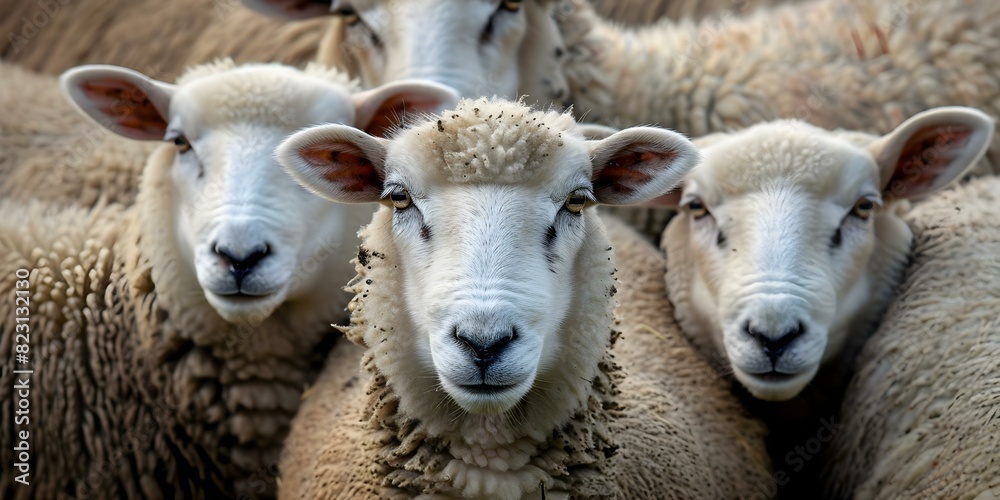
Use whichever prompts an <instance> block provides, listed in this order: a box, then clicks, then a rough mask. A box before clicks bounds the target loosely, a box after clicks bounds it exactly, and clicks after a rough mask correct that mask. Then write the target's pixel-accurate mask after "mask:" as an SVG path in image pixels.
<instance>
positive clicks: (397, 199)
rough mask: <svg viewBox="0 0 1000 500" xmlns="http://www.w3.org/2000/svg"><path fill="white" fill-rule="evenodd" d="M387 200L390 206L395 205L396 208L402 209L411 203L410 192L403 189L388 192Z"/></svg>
mask: <svg viewBox="0 0 1000 500" xmlns="http://www.w3.org/2000/svg"><path fill="white" fill-rule="evenodd" d="M389 201H391V202H392V206H394V207H396V210H403V209H405V208H407V207H409V206H410V205H411V204H413V199H411V198H410V192H409V191H407V190H405V189H400V190H397V191H393V192H391V193H389Z"/></svg>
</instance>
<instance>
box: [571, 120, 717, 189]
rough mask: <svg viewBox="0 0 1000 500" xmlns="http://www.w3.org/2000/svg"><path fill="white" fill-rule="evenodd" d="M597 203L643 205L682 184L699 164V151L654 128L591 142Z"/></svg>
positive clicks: (629, 131) (671, 134)
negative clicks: (686, 176)
mask: <svg viewBox="0 0 1000 500" xmlns="http://www.w3.org/2000/svg"><path fill="white" fill-rule="evenodd" d="M588 146H589V147H590V155H591V163H592V166H593V174H592V176H591V181H592V182H593V184H594V196H596V197H597V202H598V203H601V204H605V205H627V204H630V203H640V202H644V201H647V200H651V199H653V198H655V197H657V196H660V195H662V194H664V193H666V192H667V191H669V190H670V189H671V188H673V187H675V186H677V185H678V184H680V182H681V180H682V179H683V178H684V176H685V175H686V174H687V173H688V171H690V170H691V169H692V168H694V166H695V165H696V164H697V163H698V160H699V159H700V155H699V154H698V151H697V150H696V149H695V148H694V145H692V144H691V141H688V140H687V139H686V138H685V137H684V136H682V135H680V134H678V133H676V132H672V131H670V130H664V129H659V128H653V127H633V128H629V129H625V130H623V131H621V132H617V133H615V134H612V135H611V136H609V137H608V138H607V139H602V140H600V141H588Z"/></svg>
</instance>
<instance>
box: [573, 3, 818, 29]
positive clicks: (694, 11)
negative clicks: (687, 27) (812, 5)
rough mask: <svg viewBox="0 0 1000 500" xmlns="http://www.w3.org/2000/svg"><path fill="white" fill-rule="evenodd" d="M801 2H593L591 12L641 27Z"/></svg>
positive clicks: (711, 17) (741, 13)
mask: <svg viewBox="0 0 1000 500" xmlns="http://www.w3.org/2000/svg"><path fill="white" fill-rule="evenodd" d="M801 1H802V0H702V1H697V0H637V1H632V2H629V1H621V0H592V3H593V4H594V10H595V11H597V13H598V15H600V16H601V17H603V18H607V19H610V20H614V21H618V22H620V23H622V24H625V25H631V26H641V25H645V24H650V23H653V22H656V21H658V20H659V19H661V18H670V19H696V20H697V19H706V18H707V19H718V20H723V19H728V18H729V17H730V16H742V15H746V14H748V13H750V12H752V11H753V10H755V9H759V8H762V7H766V6H768V5H777V4H782V3H792V2H801Z"/></svg>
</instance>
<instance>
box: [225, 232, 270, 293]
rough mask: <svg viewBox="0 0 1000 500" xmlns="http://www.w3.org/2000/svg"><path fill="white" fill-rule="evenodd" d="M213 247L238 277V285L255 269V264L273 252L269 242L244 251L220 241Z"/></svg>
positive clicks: (230, 270)
mask: <svg viewBox="0 0 1000 500" xmlns="http://www.w3.org/2000/svg"><path fill="white" fill-rule="evenodd" d="M213 248H214V249H215V254H216V255H218V256H219V257H222V260H223V261H225V262H226V264H228V265H229V272H231V273H232V274H233V278H235V279H236V285H237V286H239V285H241V284H242V282H243V278H245V277H246V275H248V274H250V272H252V271H253V268H254V266H256V265H257V264H258V263H260V261H261V260H263V259H264V257H267V256H268V255H269V254H270V253H271V246H270V245H268V244H267V243H264V244H261V245H258V246H255V247H253V248H251V249H250V250H248V251H244V252H240V251H238V250H235V249H232V248H229V247H226V246H223V245H220V244H218V243H216V244H215V245H213Z"/></svg>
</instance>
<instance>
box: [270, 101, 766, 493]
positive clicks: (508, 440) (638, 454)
mask: <svg viewBox="0 0 1000 500" xmlns="http://www.w3.org/2000/svg"><path fill="white" fill-rule="evenodd" d="M308 133H309V132H303V134H308ZM579 134H580V132H579V131H578V130H577V129H576V128H575V123H574V121H573V119H572V117H570V116H569V115H568V114H558V113H554V112H549V113H543V112H536V111H528V110H527V108H524V107H522V106H516V105H512V104H510V103H504V102H501V101H488V100H485V99H480V100H477V101H463V103H462V104H460V105H459V106H458V108H457V109H455V110H454V111H446V112H444V113H443V116H441V118H440V120H436V119H431V120H430V121H429V122H427V123H425V124H423V125H420V126H418V127H415V128H412V129H409V130H406V131H403V132H401V134H400V136H398V137H397V138H396V139H395V140H397V141H402V143H404V144H407V145H414V147H412V148H410V147H408V148H400V149H391V150H389V151H388V153H387V154H388V155H389V157H390V158H396V156H394V155H397V154H405V155H408V156H406V158H407V160H406V162H405V163H407V164H409V163H410V162H416V163H418V164H420V165H422V167H421V169H420V170H419V171H416V170H414V171H410V170H406V174H399V172H397V171H396V170H393V171H392V172H391V173H388V174H387V178H389V177H392V176H395V175H397V174H399V175H427V176H432V175H433V176H435V179H441V180H440V181H435V182H442V183H443V182H448V183H449V184H448V185H452V184H454V185H455V187H456V188H458V187H459V186H462V185H464V184H466V183H477V184H476V185H477V186H481V185H483V184H482V183H483V182H488V183H489V184H488V185H491V186H492V185H498V186H503V185H506V184H511V183H516V184H519V185H520V186H521V187H523V186H524V185H531V184H533V183H542V182H546V179H548V178H549V177H550V176H553V177H554V176H557V175H561V173H562V172H554V169H553V168H552V167H551V164H552V162H555V161H568V160H565V159H566V158H574V159H575V160H573V161H580V160H583V161H586V160H585V159H583V155H580V154H579V153H582V152H581V151H577V150H576V149H571V150H568V149H569V148H568V146H567V145H568V144H571V143H572V144H575V145H576V146H577V147H579V146H581V143H580V142H579V141H580V135H579ZM294 140H295V139H291V141H294ZM316 140H318V138H317V137H312V138H311V139H310V141H316ZM407 141H417V142H407ZM570 141H572V142H570ZM311 144H313V146H312V147H317V146H316V145H317V144H321V142H319V143H311ZM287 145H288V143H287V142H286V144H285V145H283V146H282V147H280V148H279V157H280V158H284V159H285V160H283V161H287V157H286V156H285V155H286V154H287V150H286V149H285V148H286V146H287ZM402 149H406V152H405V153H404V152H402V151H401V150H402ZM560 149H561V150H560ZM283 151H284V152H283ZM379 154H381V153H379ZM409 155H412V156H409ZM570 155H574V156H570ZM557 158H561V159H563V160H557ZM395 161H396V160H392V162H395ZM685 161H687V160H685ZM393 164H395V163H393ZM284 165H285V167H286V168H290V167H289V163H284ZM574 168H576V167H574ZM551 182H556V181H551ZM438 185H440V184H438ZM419 196H421V195H420V194H414V197H419ZM393 213H394V211H393V209H392V208H389V207H383V208H382V209H380V210H379V211H378V212H376V214H375V216H374V218H373V220H372V223H371V224H369V225H368V226H366V227H365V228H364V229H363V230H362V231H361V233H360V236H361V238H362V244H361V248H360V249H359V252H358V257H357V259H356V261H355V263H356V269H357V271H358V276H357V277H356V278H355V279H354V280H352V282H351V284H350V285H349V289H350V290H351V291H352V292H354V293H355V298H354V299H353V301H352V302H351V304H350V306H349V310H351V312H352V317H351V325H350V326H349V327H348V328H345V329H344V332H345V334H346V335H347V338H348V339H349V340H351V341H352V342H354V343H355V344H358V345H359V346H362V347H363V348H364V349H365V351H364V353H363V355H361V354H360V353H358V351H357V349H354V348H347V347H342V346H341V347H338V348H337V351H335V353H334V354H333V355H332V357H331V358H330V359H329V360H328V362H327V364H328V366H330V368H329V370H330V371H329V372H328V373H327V374H325V375H324V376H323V378H322V379H321V380H320V381H319V382H318V383H317V385H316V387H315V388H313V389H312V390H311V391H310V393H309V395H308V398H307V399H306V405H305V407H304V408H303V409H302V411H301V412H300V414H299V415H298V417H297V419H296V422H295V424H294V425H293V431H292V434H291V435H290V438H289V441H288V443H287V445H286V448H285V452H284V453H285V455H284V457H283V460H282V463H281V473H282V480H281V490H280V495H281V496H282V497H284V498H317V497H334V498H360V497H378V498H408V497H412V496H414V495H418V494H427V495H432V494H439V495H443V496H448V497H457V496H461V495H466V496H483V495H485V496H493V497H495V498H518V497H520V496H521V495H528V496H531V497H538V496H540V495H541V488H542V487H544V490H545V495H546V496H547V497H553V498H556V497H563V496H573V497H577V498H609V497H610V498H616V497H617V498H637V497H641V496H645V495H649V494H651V492H656V494H657V495H662V496H667V497H669V496H693V497H705V498H732V497H738V496H751V495H754V494H757V493H758V492H761V491H763V492H766V491H767V487H768V485H769V484H770V480H771V479H770V477H769V461H768V458H767V455H766V452H765V450H764V446H763V434H764V433H763V428H762V426H761V424H760V423H759V422H756V421H754V420H752V419H749V418H747V416H746V414H745V413H744V410H743V409H742V407H741V406H740V405H739V404H738V402H737V401H736V399H735V398H734V397H733V396H732V395H731V394H730V393H729V390H728V384H727V383H726V382H725V381H724V380H723V379H721V378H720V377H718V376H717V375H716V374H715V372H714V371H713V370H712V368H711V367H710V366H709V365H708V364H707V363H706V362H705V361H704V360H703V359H702V358H701V356H700V355H699V354H698V353H697V352H696V351H695V350H694V349H693V347H692V346H691V345H690V344H689V343H688V342H687V340H685V339H684V337H683V336H682V334H681V333H680V330H679V329H678V328H677V327H676V325H675V324H674V323H673V322H672V320H671V319H670V316H669V315H664V314H663V311H665V310H666V311H669V310H670V305H669V302H668V301H667V299H666V294H665V289H664V288H665V287H664V284H663V279H662V277H663V273H664V272H665V269H664V262H663V259H662V256H661V255H660V254H659V252H657V250H656V249H655V248H654V247H653V246H652V245H649V244H648V243H646V242H644V241H643V240H642V239H641V238H640V237H639V236H638V235H637V234H636V233H635V232H634V231H632V230H631V229H629V228H627V227H626V226H625V225H624V224H622V223H621V222H618V221H617V220H615V219H607V220H604V221H602V220H601V219H600V218H599V216H598V215H597V212H596V211H595V210H593V209H585V210H584V211H583V213H582V217H583V221H582V222H583V224H584V225H585V226H584V227H586V228H587V238H586V239H585V240H584V242H583V248H582V249H581V250H580V251H579V252H577V253H575V254H574V256H573V258H574V259H575V262H574V264H573V266H572V268H571V269H573V271H572V272H573V273H574V275H573V276H572V280H571V282H572V283H574V284H576V286H575V287H574V289H573V291H572V293H573V305H572V306H571V308H572V309H571V311H570V312H569V313H567V314H568V316H567V318H568V319H567V321H565V322H564V323H563V324H562V326H560V327H559V329H560V331H559V332H558V334H557V335H558V338H559V339H560V340H559V342H561V343H560V344H559V345H560V349H559V357H560V361H559V365H560V366H565V367H566V368H565V369H564V370H554V371H551V372H545V375H544V379H543V378H542V375H539V379H538V380H536V381H535V383H534V385H533V386H532V388H531V390H530V391H529V392H528V393H527V394H526V395H525V396H524V397H523V398H522V399H521V400H520V401H519V402H518V403H517V404H516V406H514V407H513V408H512V410H511V411H509V412H507V413H506V414H504V415H474V414H471V413H466V412H465V411H464V410H462V409H461V407H459V406H458V405H457V404H456V402H455V400H454V399H452V398H451V397H450V396H448V395H447V394H445V393H444V392H443V391H441V390H427V388H428V387H430V388H433V387H434V383H431V382H428V381H427V380H426V379H427V376H423V375H421V374H422V373H423V372H418V373H415V370H419V368H417V367H416V366H415V365H419V364H420V361H419V359H418V357H419V356H420V355H421V354H420V347H419V343H420V342H422V341H423V338H422V337H421V335H420V334H419V333H418V332H417V328H418V327H415V326H413V323H412V321H411V320H410V318H411V314H412V311H409V310H408V306H407V305H406V304H405V303H404V301H405V299H404V298H403V297H405V295H403V294H404V292H403V291H402V290H403V289H404V286H405V285H404V283H403V281H402V280H401V279H400V276H401V274H404V273H407V272H409V271H408V270H407V269H404V268H403V260H402V259H401V258H400V254H401V250H400V249H399V248H398V247H397V243H396V239H395V237H394V236H393V234H394V225H393ZM434 230H435V231H443V230H446V228H440V229H439V228H435V229H434ZM616 275H617V276H618V278H616V277H615V276H616ZM616 302H618V303H619V304H618V305H617V308H615V306H616ZM359 356H361V360H362V363H361V364H362V368H363V369H362V372H361V373H360V374H359V373H358V372H357V371H354V372H351V371H349V370H345V369H343V367H342V366H340V365H344V364H346V363H349V362H351V360H354V361H355V362H356V361H357V359H358V357H359ZM764 495H766V493H764Z"/></svg>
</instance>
